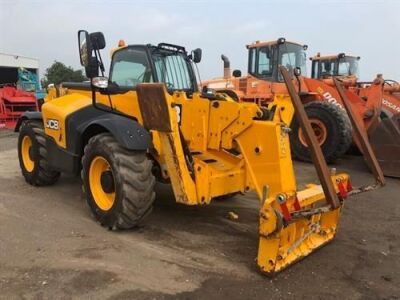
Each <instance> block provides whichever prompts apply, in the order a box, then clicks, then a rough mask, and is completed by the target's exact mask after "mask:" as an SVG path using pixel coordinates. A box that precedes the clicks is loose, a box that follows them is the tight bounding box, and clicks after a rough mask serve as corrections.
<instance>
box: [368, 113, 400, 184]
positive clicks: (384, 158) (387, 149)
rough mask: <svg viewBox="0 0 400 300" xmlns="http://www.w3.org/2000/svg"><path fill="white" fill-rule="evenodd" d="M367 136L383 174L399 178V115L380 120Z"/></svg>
mask: <svg viewBox="0 0 400 300" xmlns="http://www.w3.org/2000/svg"><path fill="white" fill-rule="evenodd" d="M368 135H369V141H370V143H371V146H372V149H373V150H374V152H375V155H376V158H377V160H378V162H379V164H380V166H381V167H382V170H383V174H384V175H385V176H391V177H400V113H399V114H395V115H393V116H392V117H391V118H385V119H380V121H379V123H378V124H377V125H376V126H374V127H373V129H371V130H370V131H368Z"/></svg>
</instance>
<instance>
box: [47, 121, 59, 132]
mask: <svg viewBox="0 0 400 300" xmlns="http://www.w3.org/2000/svg"><path fill="white" fill-rule="evenodd" d="M46 128H49V129H53V130H58V121H57V120H54V119H47V122H46Z"/></svg>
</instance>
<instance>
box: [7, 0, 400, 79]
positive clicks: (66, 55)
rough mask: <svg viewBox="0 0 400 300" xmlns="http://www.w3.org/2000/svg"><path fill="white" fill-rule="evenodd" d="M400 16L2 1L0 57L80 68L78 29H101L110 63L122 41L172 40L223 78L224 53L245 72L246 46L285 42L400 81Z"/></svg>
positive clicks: (256, 4) (284, 5) (366, 7)
mask: <svg viewBox="0 0 400 300" xmlns="http://www.w3.org/2000/svg"><path fill="white" fill-rule="evenodd" d="M399 14H400V1H396V0H385V1H382V0H363V1H359V0H348V1H345V0H325V1H323V0H320V1H294V0H292V1H290V0H281V1H266V0H264V1H256V0H248V1H245V0H236V1H235V0H229V1H228V0H226V1H225V0H221V1H218V0H213V1H209V0H189V1H178V0H170V1H161V0H159V1H154V0H153V1H152V0H150V1H139V0H136V1H133V0H132V1H111V0H109V1H84V0H80V1H50V0H46V1H33V0H31V1H28V0H25V1H22V0H21V1H18V0H11V1H8V0H0V52H5V53H11V54H18V55H23V56H29V57H36V58H39V59H40V65H41V71H42V72H43V71H44V70H45V69H46V68H47V67H48V66H49V65H50V64H51V63H52V62H53V61H54V60H59V61H61V62H64V63H65V64H67V65H71V66H72V67H74V68H80V66H79V58H78V49H77V30H78V29H86V30H88V31H102V32H103V33H104V35H105V37H106V42H107V50H106V52H104V56H105V57H106V59H105V60H106V61H107V66H108V65H109V64H108V61H109V55H108V54H109V49H110V48H112V47H114V46H115V45H116V44H117V42H118V40H119V39H124V40H125V41H126V42H127V43H129V44H139V43H145V44H147V43H154V44H156V43H159V42H169V43H176V44H181V45H183V46H185V47H186V48H187V49H193V48H197V47H201V48H202V49H203V60H202V62H201V63H200V65H199V67H200V73H201V77H202V79H207V78H212V77H217V76H220V75H221V74H222V62H221V59H220V54H221V53H224V54H226V55H228V57H229V58H230V60H231V64H232V67H233V68H236V69H241V70H242V71H244V72H245V71H246V63H247V52H246V48H245V45H246V44H248V43H250V42H253V41H255V40H275V39H277V38H278V37H286V38H287V39H288V40H293V41H296V42H299V43H304V44H307V45H308V46H309V48H308V51H307V54H308V56H312V55H314V54H316V53H317V52H321V53H322V54H336V53H338V52H345V53H348V54H355V55H359V56H361V61H360V65H361V67H360V69H361V79H362V80H370V79H372V78H373V77H374V76H375V75H376V74H377V73H383V74H384V77H385V78H387V79H396V80H400V59H399V55H400V40H399V32H400V17H399ZM308 69H309V70H308V72H310V68H308Z"/></svg>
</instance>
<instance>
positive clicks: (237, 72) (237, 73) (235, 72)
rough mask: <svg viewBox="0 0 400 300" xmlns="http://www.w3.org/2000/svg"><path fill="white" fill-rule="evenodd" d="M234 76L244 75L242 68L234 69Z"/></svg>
mask: <svg viewBox="0 0 400 300" xmlns="http://www.w3.org/2000/svg"><path fill="white" fill-rule="evenodd" d="M232 76H233V77H242V71H240V70H233V72H232Z"/></svg>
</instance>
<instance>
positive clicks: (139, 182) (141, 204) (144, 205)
mask: <svg viewBox="0 0 400 300" xmlns="http://www.w3.org/2000/svg"><path fill="white" fill-rule="evenodd" d="M151 169H152V162H151V161H150V160H149V159H148V158H147V156H146V152H144V151H129V150H127V149H125V148H123V147H122V146H121V145H120V144H119V143H118V142H117V141H116V140H115V139H114V138H113V137H112V136H111V135H110V134H108V133H103V134H99V135H96V136H94V137H92V138H91V139H90V140H89V142H88V144H87V145H86V147H85V150H84V155H83V157H82V173H81V176H82V182H83V190H84V191H85V192H86V200H87V203H88V205H89V207H90V209H91V211H92V213H93V215H94V216H95V218H96V219H97V220H98V221H99V222H100V224H101V225H103V226H106V227H108V228H110V229H129V228H133V227H135V226H137V225H138V224H139V223H140V221H142V220H143V218H144V217H145V216H147V215H148V214H149V213H150V212H151V210H152V205H153V202H154V199H155V192H154V184H155V178H154V176H153V174H152V172H151Z"/></svg>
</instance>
